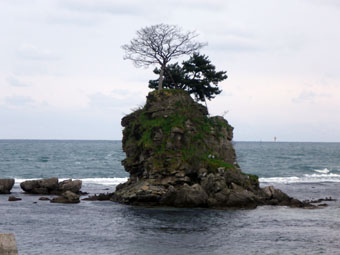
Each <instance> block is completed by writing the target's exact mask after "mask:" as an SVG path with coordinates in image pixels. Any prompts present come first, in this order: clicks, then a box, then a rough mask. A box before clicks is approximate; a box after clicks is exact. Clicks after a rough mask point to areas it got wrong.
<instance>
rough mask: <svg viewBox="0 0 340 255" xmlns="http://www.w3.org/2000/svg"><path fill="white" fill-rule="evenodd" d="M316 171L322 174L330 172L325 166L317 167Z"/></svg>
mask: <svg viewBox="0 0 340 255" xmlns="http://www.w3.org/2000/svg"><path fill="white" fill-rule="evenodd" d="M314 171H315V172H317V173H321V174H328V173H329V172H330V170H329V169H327V168H324V169H315V170H314Z"/></svg>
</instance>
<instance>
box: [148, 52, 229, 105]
mask: <svg viewBox="0 0 340 255" xmlns="http://www.w3.org/2000/svg"><path fill="white" fill-rule="evenodd" d="M215 69H216V68H215V66H214V65H212V64H211V62H210V60H209V58H208V57H207V56H205V55H200V54H199V53H194V54H193V55H192V56H191V57H190V59H189V60H187V61H184V62H183V63H182V66H180V65H179V64H178V63H175V64H170V65H167V66H166V69H165V75H164V80H163V87H164V88H170V89H183V90H185V91H187V92H188V93H189V94H193V95H194V97H195V98H196V100H197V101H203V102H205V100H206V99H208V100H211V99H212V98H215V96H216V95H218V94H220V93H221V92H222V90H220V89H219V88H218V83H219V82H221V81H223V80H225V79H227V77H228V76H227V75H226V73H227V72H226V71H219V72H217V71H216V70H215ZM160 72H161V70H160V69H159V68H156V69H155V70H154V73H155V74H158V75H159V73H160ZM158 81H159V80H158V79H157V80H150V81H149V88H152V89H157V85H158Z"/></svg>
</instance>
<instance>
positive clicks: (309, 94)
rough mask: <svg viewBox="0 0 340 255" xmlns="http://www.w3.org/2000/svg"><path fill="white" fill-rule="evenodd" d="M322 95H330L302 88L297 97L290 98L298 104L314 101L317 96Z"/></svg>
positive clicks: (320, 96)
mask: <svg viewBox="0 0 340 255" xmlns="http://www.w3.org/2000/svg"><path fill="white" fill-rule="evenodd" d="M323 97H330V95H329V94H318V93H315V92H313V91H312V90H303V91H301V92H300V94H299V95H298V96H297V97H294V98H293V99H292V102H293V103H296V104H300V103H305V102H309V103H315V102H316V101H317V100H318V99H319V98H323Z"/></svg>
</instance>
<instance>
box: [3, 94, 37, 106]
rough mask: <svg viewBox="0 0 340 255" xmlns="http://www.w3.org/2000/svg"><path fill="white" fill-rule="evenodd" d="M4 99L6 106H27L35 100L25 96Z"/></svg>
mask: <svg viewBox="0 0 340 255" xmlns="http://www.w3.org/2000/svg"><path fill="white" fill-rule="evenodd" d="M4 101H5V104H6V105H8V106H19V107H22V106H29V105H33V104H34V103H35V101H34V100H33V99H32V98H30V97H26V96H11V97H6V98H5V100H4Z"/></svg>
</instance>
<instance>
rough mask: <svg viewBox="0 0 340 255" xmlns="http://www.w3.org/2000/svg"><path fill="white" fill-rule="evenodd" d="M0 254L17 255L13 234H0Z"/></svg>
mask: <svg viewBox="0 0 340 255" xmlns="http://www.w3.org/2000/svg"><path fill="white" fill-rule="evenodd" d="M0 254H1V255H18V249H17V246H16V242H15V237H14V235H13V234H0Z"/></svg>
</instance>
